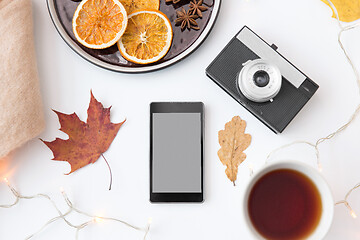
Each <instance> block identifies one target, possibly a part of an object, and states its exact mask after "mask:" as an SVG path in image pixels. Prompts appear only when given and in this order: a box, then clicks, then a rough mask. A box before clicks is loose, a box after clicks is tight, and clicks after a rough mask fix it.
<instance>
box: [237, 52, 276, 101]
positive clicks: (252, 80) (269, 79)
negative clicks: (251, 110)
mask: <svg viewBox="0 0 360 240" xmlns="http://www.w3.org/2000/svg"><path fill="white" fill-rule="evenodd" d="M243 66H244V67H243V68H242V69H241V71H240V74H239V75H238V79H237V81H238V86H239V88H240V91H241V93H242V94H243V95H244V96H245V97H246V98H247V99H249V100H251V101H254V102H267V101H269V100H271V99H273V98H274V97H275V96H276V95H277V94H278V93H279V91H280V89H281V79H282V76H281V73H280V70H279V68H278V67H277V66H275V65H273V64H271V63H270V62H268V61H266V60H263V59H256V60H253V61H248V62H246V63H244V64H243Z"/></svg>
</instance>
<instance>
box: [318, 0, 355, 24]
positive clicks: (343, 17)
mask: <svg viewBox="0 0 360 240" xmlns="http://www.w3.org/2000/svg"><path fill="white" fill-rule="evenodd" d="M321 1H323V2H324V3H326V4H327V5H328V6H329V7H330V8H331V10H332V11H333V16H332V17H333V18H336V15H335V11H334V9H332V7H331V5H330V4H329V2H328V1H327V0H321ZM331 2H332V3H333V4H334V6H335V8H336V10H337V12H338V14H339V19H340V21H343V22H352V21H355V20H357V19H359V18H360V0H331Z"/></svg>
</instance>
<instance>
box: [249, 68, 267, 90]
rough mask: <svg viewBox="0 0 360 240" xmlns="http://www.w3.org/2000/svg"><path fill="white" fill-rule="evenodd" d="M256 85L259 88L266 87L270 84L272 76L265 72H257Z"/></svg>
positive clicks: (255, 75)
mask: <svg viewBox="0 0 360 240" xmlns="http://www.w3.org/2000/svg"><path fill="white" fill-rule="evenodd" d="M253 79H254V83H255V85H256V86H258V87H265V86H266V85H268V84H269V81H270V76H269V74H268V73H267V72H265V71H257V72H255V73H254V77H253Z"/></svg>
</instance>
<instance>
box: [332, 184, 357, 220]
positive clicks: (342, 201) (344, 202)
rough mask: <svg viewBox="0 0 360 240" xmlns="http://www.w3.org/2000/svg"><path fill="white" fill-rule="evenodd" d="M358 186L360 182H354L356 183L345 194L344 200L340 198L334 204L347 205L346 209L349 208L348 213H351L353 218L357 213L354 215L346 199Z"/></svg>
mask: <svg viewBox="0 0 360 240" xmlns="http://www.w3.org/2000/svg"><path fill="white" fill-rule="evenodd" d="M359 187H360V183H358V184H356V185H355V186H354V187H353V188H352V189H350V191H349V192H348V193H347V194H346V195H345V198H344V200H341V201H338V202H336V203H335V206H336V205H339V204H344V205H345V207H347V209H348V210H349V212H350V215H351V216H352V217H353V218H357V215H356V213H355V211H354V210H353V209H352V208H351V206H350V204H349V202H348V200H347V199H348V197H349V196H350V194H351V193H352V192H353V191H354V190H355V189H357V188H359Z"/></svg>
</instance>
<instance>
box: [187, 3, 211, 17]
mask: <svg viewBox="0 0 360 240" xmlns="http://www.w3.org/2000/svg"><path fill="white" fill-rule="evenodd" d="M202 4H203V0H199V1H197V2H196V0H192V1H191V2H190V4H189V7H190V12H192V14H194V15H198V16H199V17H200V18H202V13H201V12H204V11H206V10H207V9H208V7H206V6H203V5H202Z"/></svg>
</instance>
